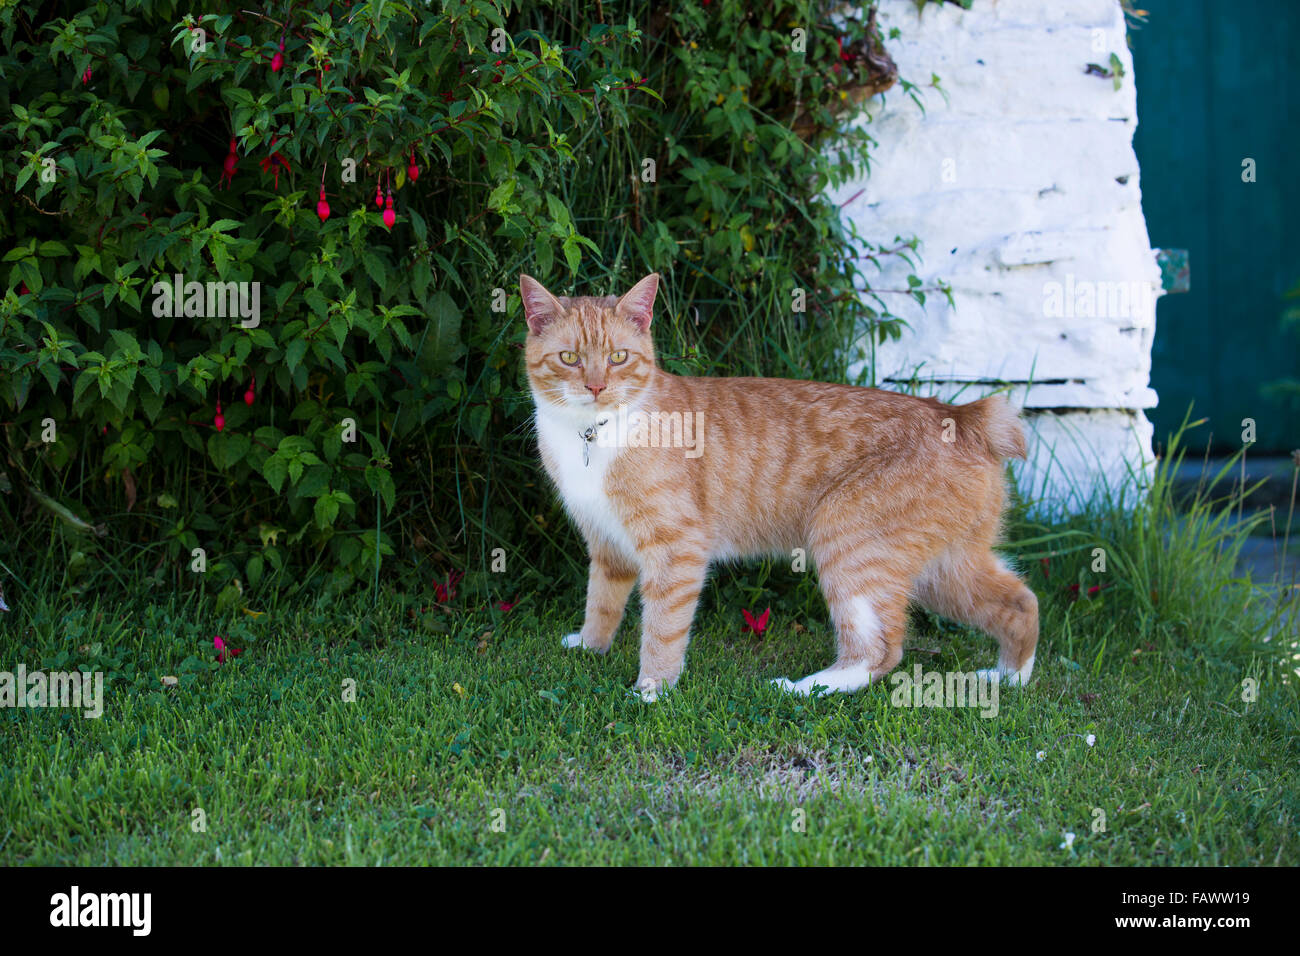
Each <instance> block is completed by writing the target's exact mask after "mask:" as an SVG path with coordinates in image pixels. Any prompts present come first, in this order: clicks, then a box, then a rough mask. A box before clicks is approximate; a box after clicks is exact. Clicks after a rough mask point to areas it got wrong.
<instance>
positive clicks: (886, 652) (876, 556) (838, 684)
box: [773, 499, 926, 695]
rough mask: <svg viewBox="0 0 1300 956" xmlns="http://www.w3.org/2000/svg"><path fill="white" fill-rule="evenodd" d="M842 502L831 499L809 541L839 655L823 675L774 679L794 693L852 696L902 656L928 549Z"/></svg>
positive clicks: (896, 662)
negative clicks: (913, 591) (911, 596)
mask: <svg viewBox="0 0 1300 956" xmlns="http://www.w3.org/2000/svg"><path fill="white" fill-rule="evenodd" d="M836 505H837V502H836V501H835V500H834V499H832V500H830V501H828V502H827V503H826V506H824V507H822V508H820V509H819V510H818V512H817V514H816V516H815V517H814V520H813V526H812V529H811V540H810V544H811V546H812V554H813V559H814V561H815V562H816V565H817V574H818V577H819V578H820V580H821V587H822V594H823V595H824V596H825V598H826V604H827V606H828V607H829V608H830V612H831V622H832V623H833V624H834V626H835V639H836V644H837V646H838V653H837V655H836V659H835V663H834V664H832V665H831V666H830V667H828V668H826V669H825V670H821V671H818V672H817V673H815V674H810V675H809V676H807V677H805V678H803V679H802V680H797V681H791V680H786V679H785V678H781V679H779V680H776V681H774V682H773V683H774V684H776V686H777V687H779V688H781V689H782V690H786V691H789V692H791V693H796V694H804V695H808V694H813V693H822V692H840V693H851V692H852V691H855V690H859V689H861V688H863V687H866V686H867V685H868V684H871V683H874V682H876V681H878V680H880V679H881V678H882V677H884V676H885V675H886V674H888V673H889V672H890V671H891V670H893V669H894V668H895V667H896V666H897V665H898V662H899V660H900V658H902V656H903V638H904V636H905V634H906V627H907V602H908V592H909V590H910V585H911V582H912V580H913V578H914V577H915V576H916V573H917V572H918V571H919V570H920V568H921V567H923V566H924V563H925V557H926V556H925V552H924V551H923V550H922V549H921V548H920V546H919V542H917V541H911V542H909V541H908V539H907V536H906V534H903V533H900V534H898V535H891V534H887V533H882V529H880V528H878V527H871V526H870V525H869V524H868V523H867V522H866V520H865V516H864V515H863V514H862V513H861V510H860V509H859V508H855V507H852V506H851V505H850V506H848V507H837V506H836ZM818 688H823V689H824V691H823V690H818Z"/></svg>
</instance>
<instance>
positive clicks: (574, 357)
mask: <svg viewBox="0 0 1300 956" xmlns="http://www.w3.org/2000/svg"><path fill="white" fill-rule="evenodd" d="M560 361H561V362H563V363H564V364H565V365H577V364H578V353H577V352H561V353H560Z"/></svg>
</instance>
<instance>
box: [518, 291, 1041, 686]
mask: <svg viewBox="0 0 1300 956" xmlns="http://www.w3.org/2000/svg"><path fill="white" fill-rule="evenodd" d="M658 283H659V277H658V276H657V275H649V276H647V277H646V278H644V279H642V280H641V281H640V282H638V283H637V284H636V285H635V286H634V287H633V288H632V289H631V291H629V292H628V293H627V294H626V295H624V296H622V297H621V298H617V297H613V296H610V297H603V298H598V297H577V298H557V297H555V296H553V295H551V293H550V292H548V291H547V290H546V289H545V288H543V287H542V285H541V284H540V283H539V282H537V281H536V280H535V279H533V278H531V277H530V276H521V277H520V283H519V284H520V292H521V293H522V296H523V304H524V313H525V318H526V320H527V322H528V329H529V332H528V337H527V345H526V352H525V354H526V361H527V367H528V379H529V383H530V386H531V388H532V392H533V398H534V402H535V404H536V423H537V430H538V439H539V446H540V452H541V458H542V462H543V464H544V466H545V468H546V471H547V473H548V474H549V475H550V477H551V478H552V480H553V481H554V482H555V484H556V485H557V487H558V489H559V492H560V495H561V497H562V499H563V501H564V504H565V507H566V509H567V510H568V512H569V514H570V515H571V516H572V518H573V519H574V521H575V522H576V523H577V525H578V527H579V529H580V530H581V531H582V534H583V537H584V539H585V540H586V543H587V548H588V551H589V554H590V559H591V568H590V575H589V580H588V588H587V607H586V616H585V619H584V621H583V625H582V630H581V631H580V632H578V633H577V634H572V635H569V636H568V637H567V638H565V644H566V646H570V647H585V648H588V649H591V650H594V651H600V652H604V651H606V650H608V648H609V646H610V643H611V642H612V640H613V639H614V634H615V631H616V630H617V629H618V626H619V623H620V621H621V620H622V617H623V610H624V607H625V605H626V603H627V600H628V597H629V595H630V594H631V592H632V589H633V586H634V585H638V584H639V588H640V593H641V601H642V605H643V613H642V636H641V666H640V674H639V675H638V678H637V687H638V689H639V690H640V691H641V693H642V695H643V696H644V697H645V698H646V699H653V698H654V697H655V696H656V695H657V694H659V693H660V692H661V691H663V690H666V689H667V688H670V687H672V686H673V684H675V683H676V681H677V679H678V677H679V676H680V675H681V672H682V667H683V665H684V662H685V656H686V645H687V642H688V640H689V633H690V625H691V620H692V618H693V616H694V613H695V606H696V602H697V600H698V598H699V595H700V590H701V588H702V586H703V584H704V580H705V576H706V574H707V573H708V569H709V566H710V564H711V563H712V562H714V561H718V560H726V559H733V558H744V557H750V556H759V555H769V554H780V555H783V556H785V557H786V558H787V560H788V559H789V558H790V556H791V555H793V554H797V552H796V551H795V549H805V550H806V554H807V556H808V557H809V558H810V559H811V564H813V565H815V566H816V569H817V573H818V576H819V580H820V583H821V588H822V592H823V594H824V595H825V597H826V603H827V605H828V606H829V609H830V614H831V620H832V622H833V624H834V626H835V633H836V638H837V643H838V648H839V653H838V656H837V658H836V661H835V663H834V664H833V665H832V666H831V667H829V668H827V669H825V670H823V671H820V672H818V673H816V674H813V675H810V676H809V677H806V678H804V679H803V680H800V681H794V682H792V681H785V680H781V681H778V682H777V683H778V684H779V685H780V686H782V687H784V688H786V689H788V690H792V691H795V692H799V693H811V692H813V690H814V688H819V687H820V688H826V689H829V690H832V691H853V690H857V689H858V688H860V687H862V686H865V685H866V684H868V683H870V682H872V681H875V680H878V679H879V678H881V677H882V676H883V675H885V674H886V673H888V672H889V671H890V670H892V669H893V668H894V667H895V666H896V665H897V664H898V661H899V658H900V657H901V656H902V649H903V638H904V627H905V623H906V614H907V605H908V602H909V601H916V602H918V603H919V604H921V605H923V606H925V607H927V608H930V609H931V610H933V611H935V612H937V613H939V614H942V615H944V616H946V617H950V618H954V619H956V620H958V621H962V622H966V623H969V624H972V625H975V626H976V627H979V628H981V629H982V630H984V631H986V632H988V633H989V634H991V635H992V636H994V637H995V638H996V639H997V640H998V642H999V644H1000V647H1001V652H1000V655H999V659H998V667H997V671H996V673H998V674H999V675H1000V676H1002V677H1003V678H1004V679H1007V680H1009V681H1011V682H1014V683H1021V682H1023V681H1026V680H1028V678H1029V676H1030V673H1031V671H1032V669H1033V662H1034V651H1035V647H1036V646H1037V643H1038V601H1037V598H1036V597H1035V596H1034V593H1033V592H1032V591H1031V590H1029V588H1027V587H1026V586H1025V585H1024V583H1023V582H1022V581H1021V580H1020V579H1019V578H1018V577H1017V576H1016V575H1015V574H1014V573H1012V572H1011V571H1010V570H1008V568H1007V567H1006V566H1005V565H1004V564H1003V563H1002V562H1001V561H1000V559H999V558H998V557H997V556H996V555H995V554H994V553H993V551H992V547H993V545H994V544H995V543H996V542H997V540H998V537H999V534H1000V530H1001V521H1002V512H1003V509H1004V507H1005V494H1006V491H1005V478H1004V470H1003V462H1004V461H1005V460H1006V459H1007V458H1010V457H1021V458H1023V457H1024V454H1025V439H1024V433H1023V430H1022V428H1021V425H1020V421H1019V419H1018V417H1017V415H1016V413H1015V411H1014V410H1013V409H1012V408H1011V407H1010V405H1008V404H1007V402H1006V401H1005V400H1004V399H1003V398H1001V397H990V398H985V399H981V400H980V401H977V402H972V403H970V404H968V405H945V404H943V403H942V402H939V401H937V400H935V399H928V398H914V397H911V396H907V395H900V394H897V393H895V392H887V391H881V390H878V389H869V388H856V387H853V386H849V385H836V384H828V383H823V382H807V381H795V380H786V379H775V378H693V377H687V376H680V375H673V374H670V373H668V372H665V371H664V370H662V369H660V368H659V367H658V366H657V364H656V362H655V352H654V346H653V343H652V340H651V334H650V322H651V314H652V310H653V306H654V299H655V294H656V292H657V290H658ZM646 419H650V424H649V425H648V427H642V428H640V429H639V430H638V429H637V428H636V427H635V426H636V425H637V423H641V424H642V425H644V424H645V422H646ZM629 422H630V423H631V424H630V425H629V424H628V423H629Z"/></svg>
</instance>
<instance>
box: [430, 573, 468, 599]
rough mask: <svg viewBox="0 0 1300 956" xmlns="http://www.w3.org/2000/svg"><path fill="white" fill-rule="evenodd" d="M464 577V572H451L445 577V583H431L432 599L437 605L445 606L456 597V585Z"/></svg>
mask: <svg viewBox="0 0 1300 956" xmlns="http://www.w3.org/2000/svg"><path fill="white" fill-rule="evenodd" d="M464 576H465V572H464V571H452V572H451V573H450V574H448V575H447V580H446V582H443V581H434V582H433V598H434V601H436V602H437V603H438V604H446V603H447V602H448V601H450V600H451V599H452V598H454V597H455V596H456V585H457V584H458V583H459V582H460V579H461V578H463V577H464Z"/></svg>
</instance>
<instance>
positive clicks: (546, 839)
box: [0, 592, 1300, 865]
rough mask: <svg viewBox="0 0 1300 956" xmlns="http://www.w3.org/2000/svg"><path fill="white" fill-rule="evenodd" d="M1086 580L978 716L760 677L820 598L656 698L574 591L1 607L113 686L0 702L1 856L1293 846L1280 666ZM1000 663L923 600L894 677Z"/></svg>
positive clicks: (1227, 858)
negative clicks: (422, 600)
mask: <svg viewBox="0 0 1300 956" xmlns="http://www.w3.org/2000/svg"><path fill="white" fill-rule="evenodd" d="M575 597H576V596H575ZM1106 600H1107V599H1106V598H1102V599H1100V600H1096V599H1094V600H1093V601H1091V602H1088V601H1078V602H1073V603H1071V602H1069V601H1068V600H1066V599H1062V600H1060V601H1059V602H1055V601H1053V600H1052V599H1051V597H1050V592H1049V595H1048V599H1047V600H1046V601H1045V604H1046V605H1047V611H1046V613H1045V615H1044V618H1045V627H1044V638H1043V642H1042V644H1041V645H1040V651H1039V658H1038V659H1039V665H1038V669H1037V671H1036V672H1035V675H1034V680H1033V682H1032V683H1031V685H1030V686H1029V687H1028V688H1024V689H1011V688H1007V689H1004V690H1003V691H1002V693H1001V694H1000V697H999V713H998V714H997V716H996V717H993V718H985V717H981V716H980V714H979V712H978V711H977V710H973V709H966V710H963V709H942V708H904V707H897V706H893V705H891V702H890V696H891V694H890V688H889V686H888V685H886V686H879V687H876V688H872V689H869V690H867V691H864V692H862V693H859V694H857V695H853V696H847V697H845V696H836V697H832V698H824V699H818V700H812V701H809V700H804V699H798V698H791V697H787V696H784V695H782V694H780V693H778V692H777V691H776V690H774V689H773V688H771V687H769V686H768V684H767V680H768V678H772V677H777V676H780V675H792V676H802V675H803V674H806V673H809V672H811V671H813V670H815V669H817V668H819V667H821V666H823V665H824V664H825V663H826V662H827V661H828V660H829V658H830V654H831V642H830V636H829V631H828V630H827V625H826V623H825V619H824V615H823V616H822V618H821V619H818V620H809V621H808V622H807V629H806V630H803V631H795V630H794V629H793V627H792V625H793V624H794V623H795V622H794V621H792V620H790V619H788V618H785V617H782V616H780V615H778V613H777V612H776V611H774V612H773V616H774V623H773V624H772V625H771V626H770V627H769V629H768V631H767V633H765V634H763V635H762V636H761V637H758V636H755V635H752V634H742V632H741V630H740V627H739V624H738V621H737V619H736V618H737V617H738V615H736V614H732V613H723V612H722V611H720V610H717V609H714V610H712V611H710V612H706V614H705V616H704V617H703V619H702V621H701V623H700V627H699V628H698V636H697V637H696V638H695V641H694V643H693V645H692V648H691V652H690V654H689V656H688V667H687V671H686V674H685V676H684V677H683V680H682V683H681V684H680V685H679V687H678V688H677V690H675V691H674V692H673V693H671V694H669V695H667V696H666V697H665V698H664V699H663V700H662V701H660V702H659V703H657V704H654V705H645V704H642V703H641V702H640V701H639V700H637V699H635V698H634V697H632V696H630V694H629V688H630V687H631V685H632V682H633V678H634V677H635V674H636V666H637V662H636V639H635V632H634V631H633V630H632V629H631V628H630V625H631V624H634V623H635V622H634V621H630V622H627V623H625V625H624V631H623V632H622V634H621V637H620V640H619V641H618V642H617V643H616V645H615V650H614V651H613V652H612V653H611V654H610V656H609V657H607V658H599V657H596V656H594V655H591V654H589V653H586V652H581V651H564V650H562V649H561V648H560V646H559V637H560V635H561V634H563V633H565V632H567V631H569V630H571V629H573V627H574V626H575V624H576V622H577V621H578V619H579V612H578V610H577V605H576V603H575V599H574V598H570V599H569V600H555V601H551V602H548V603H547V604H546V605H545V606H544V607H541V608H538V609H530V608H527V607H520V608H517V609H516V610H515V611H514V612H513V613H512V614H510V615H509V616H507V617H506V618H505V623H504V624H500V623H499V624H498V625H497V626H496V627H495V628H494V629H493V631H492V633H491V634H490V635H489V636H488V637H487V638H486V639H481V637H482V632H483V631H484V630H487V629H488V628H489V627H490V626H491V621H490V619H489V618H488V617H487V616H485V615H482V616H480V615H474V614H465V615H460V616H458V617H445V618H444V617H443V616H440V615H437V614H433V613H431V614H428V615H423V616H420V615H416V616H412V615H411V614H408V613H407V612H406V610H405V609H404V607H403V605H402V603H401V602H400V601H399V600H397V598H396V597H395V596H394V597H392V598H391V599H389V600H384V601H381V602H380V604H379V607H378V608H377V609H373V610H372V609H370V608H369V607H368V605H367V604H366V603H365V602H362V601H358V602H357V605H356V607H355V608H347V607H344V608H340V607H334V608H330V609H323V610H322V609H317V610H313V609H309V608H307V607H302V608H298V609H296V610H295V609H281V610H279V611H271V612H268V613H267V614H265V615H264V616H263V617H261V618H258V619H256V620H255V621H254V620H253V619H251V618H249V619H248V620H249V621H250V623H249V624H248V625H247V630H246V633H257V634H258V635H259V636H258V639H257V640H256V643H252V644H249V643H248V642H247V640H246V639H244V640H241V639H240V638H235V640H234V643H235V644H237V645H238V644H241V643H243V644H245V645H246V646H245V651H244V653H243V654H242V655H241V656H239V657H238V658H235V659H234V660H233V661H231V662H229V663H227V664H225V665H219V664H217V663H215V661H213V660H211V658H212V656H213V655H212V652H211V639H210V633H208V632H205V631H204V630H203V629H202V628H201V627H200V626H199V625H196V624H194V623H193V619H194V618H195V617H196V616H197V615H196V614H194V613H192V611H190V610H187V609H186V608H181V607H173V608H171V609H167V608H165V607H163V606H160V605H148V604H145V603H141V604H139V605H133V606H129V607H117V608H109V607H90V608H83V609H78V610H75V611H72V612H65V611H60V610H59V608H58V607H57V604H56V603H51V604H50V605H48V606H42V607H37V608H35V609H32V610H31V611H29V612H28V617H29V623H28V624H26V625H23V624H22V620H23V617H24V614H23V613H22V612H21V611H20V612H17V613H15V614H13V615H10V616H9V618H8V619H7V621H6V623H5V626H6V628H7V630H6V631H5V632H4V634H3V642H4V643H3V646H4V648H5V650H6V653H5V654H4V658H5V660H4V663H3V666H5V667H10V668H12V667H13V666H14V665H15V658H17V659H18V660H21V661H24V662H25V663H26V665H27V666H28V667H29V668H34V667H37V666H45V667H47V668H49V669H55V668H57V667H62V668H65V669H66V668H68V667H69V666H75V664H78V663H84V664H91V665H94V666H97V667H102V668H105V669H107V670H108V671H109V672H110V676H111V680H110V682H109V688H108V690H107V692H106V703H105V709H104V714H103V716H102V717H101V718H99V719H97V720H93V719H85V718H83V717H81V716H73V715H71V714H69V713H68V712H66V711H59V710H55V709H45V710H31V709H16V710H7V711H0V753H2V754H3V759H2V760H0V764H2V765H3V767H2V769H0V863H5V864H14V863H33V864H69V863H75V864H83V865H96V864H169V863H181V864H211V863H228V864H312V863H326V864H337V863H357V864H421V863H442V864H446V863H520V864H523V863H542V862H545V863H641V864H649V863H666V862H674V863H786V864H791V863H794V864H797V863H839V864H848V863H865V864H897V863H999V864H1001V863H1005V864H1016V863H1029V864H1045V863H1047V864H1055V863H1078V864H1090V865H1099V864H1106V865H1116V864H1134V863H1155V864H1294V863H1295V862H1296V859H1297V855H1296V852H1295V835H1294V834H1295V829H1296V822H1297V811H1298V810H1300V803H1298V802H1297V788H1296V757H1297V714H1298V711H1297V695H1296V688H1295V684H1294V682H1291V683H1286V682H1284V681H1283V679H1282V676H1283V674H1285V671H1284V670H1282V669H1280V668H1278V667H1270V666H1268V665H1266V664H1265V662H1264V659H1263V658H1259V657H1255V658H1253V660H1252V658H1251V657H1250V656H1249V655H1247V656H1246V657H1242V658H1240V659H1237V660H1233V655H1232V654H1231V653H1229V652H1224V651H1223V649H1222V647H1219V646H1218V645H1215V644H1214V643H1213V642H1201V643H1180V642H1179V639H1178V636H1177V634H1176V633H1175V632H1174V631H1170V632H1169V633H1168V634H1165V635H1164V638H1163V639H1162V637H1161V635H1160V634H1159V633H1157V632H1155V631H1152V630H1151V628H1150V626H1149V625H1150V623H1151V622H1147V624H1146V625H1144V624H1143V623H1142V622H1139V621H1133V622H1131V626H1130V625H1129V624H1126V623H1125V621H1124V613H1123V612H1124V609H1123V608H1122V607H1115V608H1107V606H1106ZM444 620H445V621H447V622H449V623H450V625H451V626H450V627H448V628H447V631H446V633H438V630H436V628H441V627H443V626H444V623H443V622H444ZM16 624H17V625H18V626H17V627H15V625H16ZM426 625H429V626H426ZM1144 627H1145V628H1146V633H1145V635H1143V634H1140V633H1139V632H1141V631H1142V630H1143V628H1144ZM1157 631H1158V628H1157ZM1216 647H1217V648H1218V649H1217V650H1216ZM79 648H85V649H84V650H80V649H79ZM15 651H17V653H15ZM64 654H66V655H68V656H67V658H66V659H63V658H61V657H60V655H64ZM993 656H994V645H993V642H992V641H991V640H988V639H986V638H983V637H981V636H980V635H978V634H976V633H974V632H970V631H966V630H962V629H958V628H955V627H951V626H949V625H947V624H944V623H938V622H934V621H931V620H927V619H922V618H918V619H917V627H916V634H915V637H914V639H913V641H912V643H911V645H910V646H909V650H908V652H907V654H906V656H905V657H904V661H903V665H902V669H904V670H908V671H911V670H912V668H913V666H914V664H916V663H917V662H920V663H921V664H922V665H923V666H924V668H925V669H927V670H930V669H938V670H944V671H950V670H971V669H974V668H978V667H985V666H989V665H990V664H991V663H992V661H993ZM163 676H175V677H177V678H178V683H177V685H176V686H175V687H172V688H166V687H164V686H163V684H162V681H161V678H162V677H163ZM1250 676H1253V677H1255V678H1257V679H1258V680H1259V681H1260V686H1259V695H1258V700H1257V701H1256V702H1254V703H1244V702H1243V701H1242V699H1241V696H1242V694H1241V692H1242V680H1243V678H1245V677H1250ZM347 680H353V681H355V682H356V688H357V699H356V701H355V702H351V703H349V702H344V700H343V699H342V697H343V694H342V690H343V687H344V682H345V681H347ZM1089 734H1091V735H1094V736H1095V738H1096V739H1095V745H1093V746H1089V745H1088V743H1087V742H1086V741H1085V740H1084V739H1083V738H1084V736H1086V735H1089ZM1040 752H1041V757H1040V756H1039V754H1040ZM196 808H201V809H202V810H203V811H204V813H205V815H206V832H195V830H194V819H195V818H194V817H193V815H192V814H193V811H194V810H195V809H196ZM796 811H802V814H800V813H796ZM1099 811H1100V812H1101V813H1104V823H1105V829H1104V831H1101V832H1093V823H1094V820H1096V821H1100V820H1101V817H1100V816H1099ZM494 823H495V826H494ZM1067 831H1069V832H1073V833H1075V834H1076V835H1077V836H1076V839H1075V840H1074V842H1073V847H1072V848H1070V849H1062V848H1061V844H1062V843H1063V841H1064V837H1063V834H1064V833H1065V832H1067Z"/></svg>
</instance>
